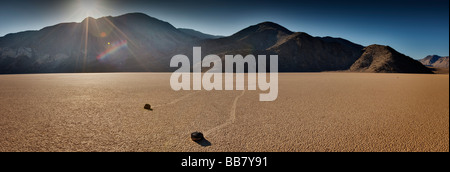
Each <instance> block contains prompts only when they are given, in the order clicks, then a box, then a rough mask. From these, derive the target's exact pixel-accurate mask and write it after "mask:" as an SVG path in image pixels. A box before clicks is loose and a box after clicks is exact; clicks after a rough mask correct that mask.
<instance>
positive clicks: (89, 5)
mask: <svg viewBox="0 0 450 172" xmlns="http://www.w3.org/2000/svg"><path fill="white" fill-rule="evenodd" d="M99 4H100V1H99V0H77V5H78V11H79V12H80V13H81V15H84V17H89V16H95V15H96V14H97V13H98V8H99Z"/></svg>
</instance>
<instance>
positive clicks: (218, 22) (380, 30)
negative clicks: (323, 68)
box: [0, 0, 449, 59]
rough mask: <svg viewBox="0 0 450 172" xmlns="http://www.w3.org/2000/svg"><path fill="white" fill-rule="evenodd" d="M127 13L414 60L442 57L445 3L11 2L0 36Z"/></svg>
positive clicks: (5, 5)
mask: <svg viewBox="0 0 450 172" xmlns="http://www.w3.org/2000/svg"><path fill="white" fill-rule="evenodd" d="M129 12H143V13H146V14H148V15H150V16H152V17H156V18H158V19H161V20H164V21H167V22H169V23H171V24H172V25H174V26H175V27H182V28H191V29H195V30H198V31H201V32H205V33H208V34H214V35H224V36H227V35H231V34H233V33H235V32H237V31H239V30H241V29H243V28H245V27H248V26H250V25H254V24H257V23H260V22H263V21H272V22H275V23H278V24H280V25H283V26H285V27H286V28H288V29H290V30H292V31H299V32H306V33H309V34H311V35H313V36H333V37H342V38H345V39H348V40H350V41H352V42H355V43H358V44H361V45H364V46H367V45H370V44H383V45H389V46H391V47H393V48H395V49H397V50H398V51H400V52H402V53H404V54H406V55H408V56H411V57H413V58H416V59H419V58H423V57H425V56H426V55H431V54H437V55H449V1H448V0H358V1H357V0H278V1H267V0H259V1H244V0H228V1H224V0H190V1H188V0H174V1H170V0H127V1H120V0H39V1H36V0H11V1H2V4H1V5H0V23H1V24H0V36H3V35H6V34H8V33H15V32H20V31H25V30H39V29H41V28H43V27H45V26H49V25H54V24H57V23H61V22H81V21H82V20H83V19H84V18H85V17H86V16H92V17H95V18H98V17H102V16H108V15H111V16H117V15H121V14H125V13H129Z"/></svg>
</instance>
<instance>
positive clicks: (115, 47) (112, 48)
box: [97, 40, 128, 60]
mask: <svg viewBox="0 0 450 172" xmlns="http://www.w3.org/2000/svg"><path fill="white" fill-rule="evenodd" d="M108 46H109V48H108V49H107V50H105V51H104V52H102V53H100V54H99V55H98V56H97V60H101V59H105V58H106V57H108V56H109V55H111V54H114V53H115V52H117V51H119V50H121V49H123V48H126V47H128V43H127V40H121V41H117V42H114V43H110V42H108Z"/></svg>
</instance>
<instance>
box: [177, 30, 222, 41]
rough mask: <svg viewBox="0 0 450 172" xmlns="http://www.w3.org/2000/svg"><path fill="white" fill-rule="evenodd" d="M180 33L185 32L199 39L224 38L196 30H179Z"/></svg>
mask: <svg viewBox="0 0 450 172" xmlns="http://www.w3.org/2000/svg"><path fill="white" fill-rule="evenodd" d="M178 30H179V31H181V32H184V33H186V34H188V35H191V36H194V37H197V38H199V39H217V38H222V37H223V36H217V35H209V34H206V33H202V32H199V31H196V30H194V29H186V28H178Z"/></svg>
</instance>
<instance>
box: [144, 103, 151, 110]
mask: <svg viewBox="0 0 450 172" xmlns="http://www.w3.org/2000/svg"><path fill="white" fill-rule="evenodd" d="M144 109H148V110H152V106H150V104H145V106H144Z"/></svg>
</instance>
